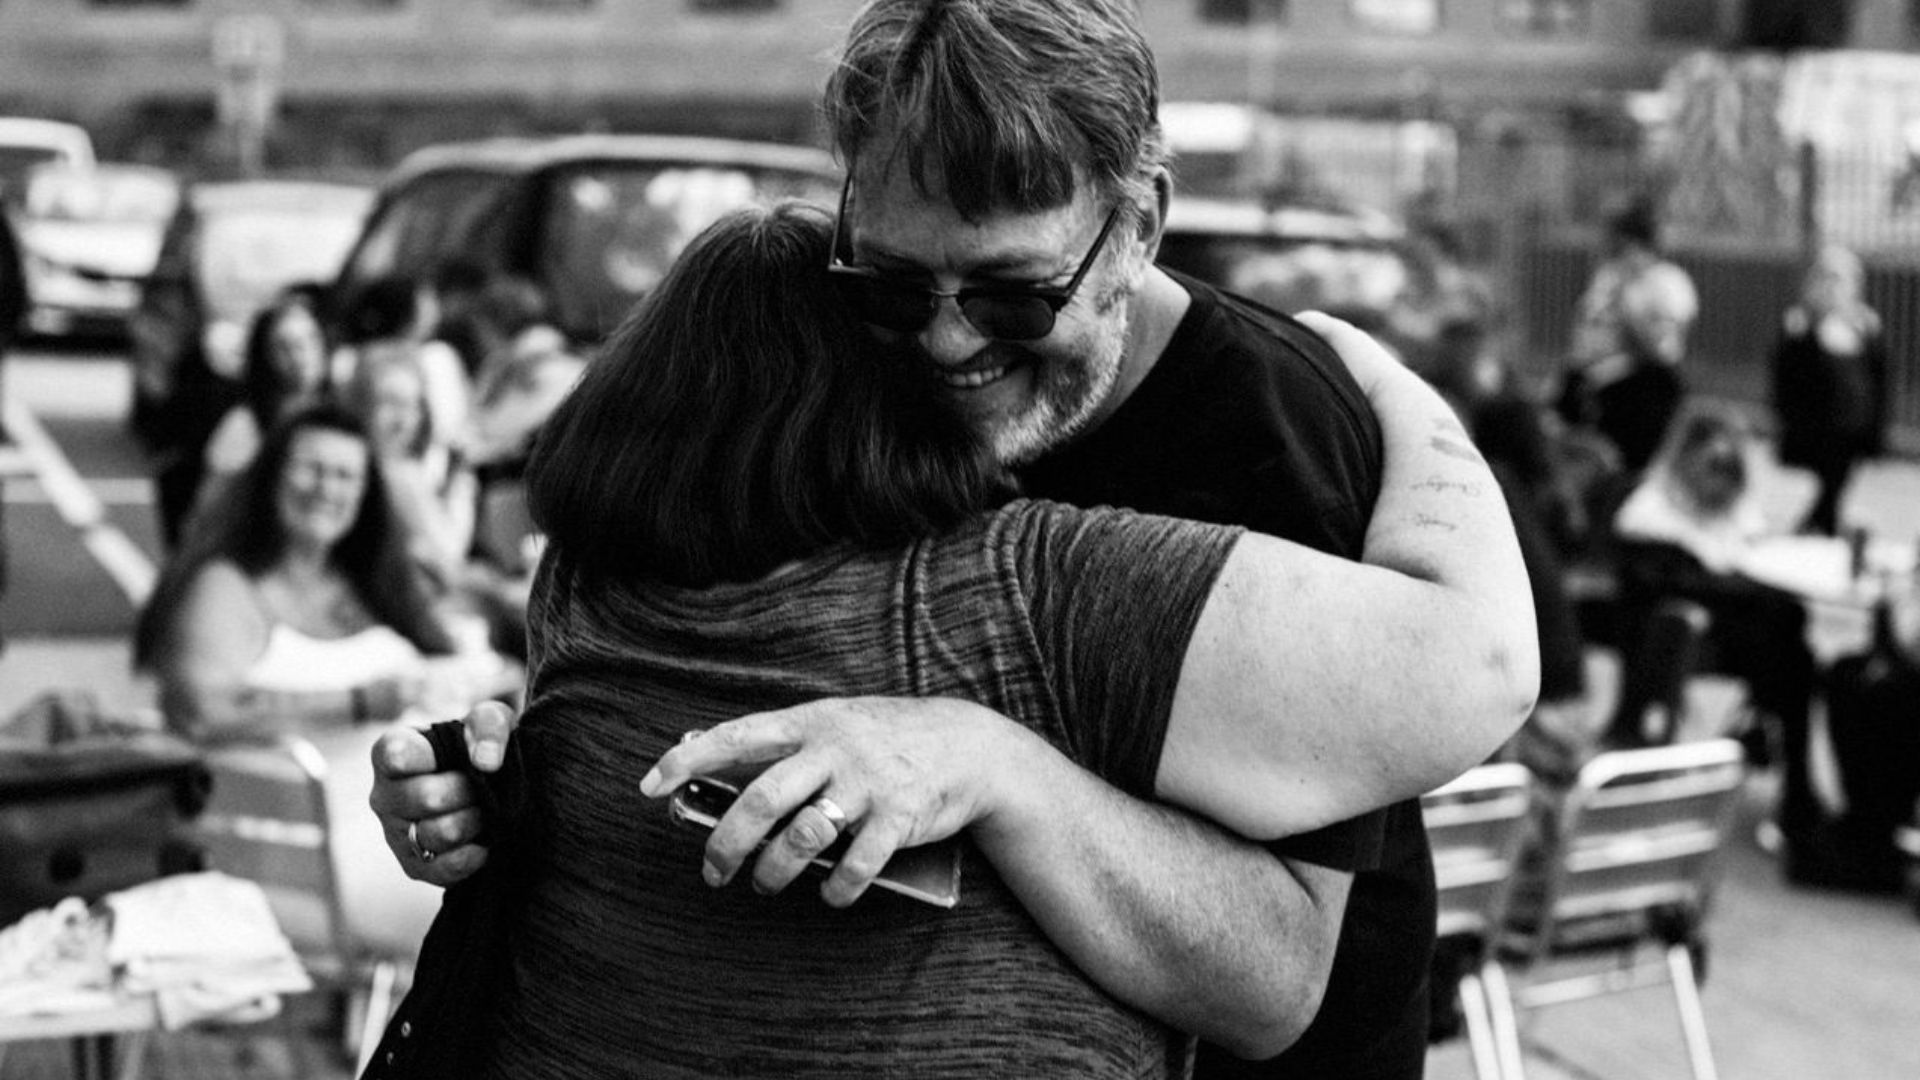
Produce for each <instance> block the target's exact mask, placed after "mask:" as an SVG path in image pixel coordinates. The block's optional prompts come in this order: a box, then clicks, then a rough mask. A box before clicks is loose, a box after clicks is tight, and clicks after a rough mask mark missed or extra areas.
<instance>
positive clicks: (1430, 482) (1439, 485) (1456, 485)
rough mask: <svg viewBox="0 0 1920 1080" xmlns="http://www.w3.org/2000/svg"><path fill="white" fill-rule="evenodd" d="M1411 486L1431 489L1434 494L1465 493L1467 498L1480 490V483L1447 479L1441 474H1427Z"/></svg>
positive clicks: (1421, 489)
mask: <svg viewBox="0 0 1920 1080" xmlns="http://www.w3.org/2000/svg"><path fill="white" fill-rule="evenodd" d="M1413 487H1414V490H1416V491H1431V492H1433V493H1435V494H1436V495H1445V494H1449V493H1450V494H1455V495H1465V496H1467V497H1469V498H1475V497H1478V496H1479V494H1480V492H1481V490H1482V489H1481V487H1480V485H1479V484H1477V483H1475V482H1473V481H1472V480H1448V479H1446V478H1445V477H1442V476H1429V477H1427V478H1426V479H1425V480H1422V481H1420V482H1419V483H1417V484H1415V485H1413Z"/></svg>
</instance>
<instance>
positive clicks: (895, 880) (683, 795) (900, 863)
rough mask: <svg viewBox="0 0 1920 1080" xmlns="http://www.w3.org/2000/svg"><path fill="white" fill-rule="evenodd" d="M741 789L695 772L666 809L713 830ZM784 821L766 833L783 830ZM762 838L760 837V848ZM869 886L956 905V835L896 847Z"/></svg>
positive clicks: (832, 852)
mask: <svg viewBox="0 0 1920 1080" xmlns="http://www.w3.org/2000/svg"><path fill="white" fill-rule="evenodd" d="M739 797H740V789H739V788H738V787H737V786H735V785H734V784H732V783H730V782H729V781H726V780H722V779H720V778H718V777H713V776H696V777H694V778H693V779H691V780H688V781H687V782H686V783H685V784H683V785H681V787H680V789H679V790H678V791H675V792H674V793H673V794H672V795H671V796H670V797H669V798H668V799H667V813H668V814H669V815H670V816H671V817H672V818H673V820H674V821H677V822H679V823H680V824H682V825H686V826H688V827H690V828H697V829H703V830H707V829H712V828H713V827H714V826H715V825H718V824H719V823H720V819H721V818H722V817H724V816H726V813H727V810H728V808H730V807H731V806H733V801H734V800H735V799H737V798H739ZM789 820H791V818H790V817H789V818H788V819H783V820H782V821H780V822H779V823H778V824H776V825H775V826H774V827H773V828H772V829H771V830H769V835H772V834H774V833H778V832H779V831H780V830H781V829H784V828H786V826H787V821H789ZM852 839H853V833H852V830H851V829H849V830H847V831H845V832H842V833H841V834H840V835H839V836H838V837H836V838H835V839H834V841H833V843H831V844H829V845H827V847H826V850H824V851H822V852H820V854H818V855H816V856H814V857H813V865H814V866H817V867H819V868H821V869H823V870H832V869H833V866H834V864H835V863H837V862H839V861H840V856H841V855H844V854H845V853H846V850H847V845H848V843H850V842H851V841H852ZM764 845H765V841H762V846H764ZM873 883H874V885H876V886H877V887H879V888H882V889H887V890H889V891H891V892H896V893H899V894H900V895H902V896H906V897H911V898H912V899H915V900H918V901H921V902H922V903H927V904H932V905H934V906H935V907H943V908H951V907H954V906H955V905H957V904H959V903H960V843H959V841H958V840H957V839H949V840H942V841H939V842H937V843H932V844H923V845H921V846H919V847H910V848H901V849H900V850H898V851H895V852H894V853H893V858H891V859H888V860H887V865H886V866H885V867H883V868H882V869H881V871H880V873H879V874H878V875H877V876H876V877H875V878H874V879H873Z"/></svg>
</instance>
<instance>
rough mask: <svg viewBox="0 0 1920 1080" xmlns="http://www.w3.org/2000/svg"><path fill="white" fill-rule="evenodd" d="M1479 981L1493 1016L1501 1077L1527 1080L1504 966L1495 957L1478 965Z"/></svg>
mask: <svg viewBox="0 0 1920 1080" xmlns="http://www.w3.org/2000/svg"><path fill="white" fill-rule="evenodd" d="M1480 983H1481V987H1482V993H1484V994H1485V995H1486V999H1487V1012H1488V1014H1489V1015H1490V1016H1491V1017H1492V1019H1493V1045H1494V1050H1495V1052H1496V1053H1498V1054H1499V1056H1500V1076H1501V1080H1526V1075H1527V1073H1526V1067H1525V1066H1524V1065H1522V1064H1521V1061H1520V1019H1519V1017H1517V1016H1515V1015H1514V1011H1513V991H1512V989H1511V988H1510V987H1509V986H1508V985H1507V969H1506V968H1504V967H1501V966H1500V961H1498V960H1488V961H1487V962H1486V963H1484V964H1482V965H1480Z"/></svg>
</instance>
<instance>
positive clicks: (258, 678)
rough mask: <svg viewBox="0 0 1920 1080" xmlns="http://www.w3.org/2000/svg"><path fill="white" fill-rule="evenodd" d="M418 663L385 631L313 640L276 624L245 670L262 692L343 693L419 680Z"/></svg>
mask: <svg viewBox="0 0 1920 1080" xmlns="http://www.w3.org/2000/svg"><path fill="white" fill-rule="evenodd" d="M422 664H423V658H422V657H421V655H420V650H419V649H416V648H414V645H413V642H411V641H408V640H407V639H406V638H405V637H403V636H401V634H400V632H399V631H397V630H395V629H393V628H392V627H390V626H369V627H367V628H366V629H365V630H362V631H360V632H359V633H357V634H348V635H347V636H346V637H341V638H317V637H313V636H312V635H309V634H304V633H301V632H300V631H298V630H295V629H294V628H293V627H291V626H288V625H287V624H285V623H280V622H276V623H274V624H273V629H272V630H271V631H270V632H269V633H268V635H267V647H266V650H265V651H263V652H262V653H261V654H260V656H259V658H258V659H256V660H255V661H254V662H253V666H252V667H250V668H248V669H247V682H248V683H249V684H251V685H253V686H257V687H260V688H261V689H263V690H284V691H310V690H344V689H346V688H348V687H352V686H359V685H362V684H364V683H366V682H369V681H371V680H373V679H381V678H389V677H392V676H396V675H409V674H418V673H419V672H420V670H421V668H422Z"/></svg>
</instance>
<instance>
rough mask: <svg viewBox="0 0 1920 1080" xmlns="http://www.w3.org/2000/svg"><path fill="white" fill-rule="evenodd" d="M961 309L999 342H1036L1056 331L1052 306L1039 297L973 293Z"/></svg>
mask: <svg viewBox="0 0 1920 1080" xmlns="http://www.w3.org/2000/svg"><path fill="white" fill-rule="evenodd" d="M960 312H961V314H963V315H965V316H966V317H967V321H968V322H970V323H972V324H973V325H974V327H975V328H976V329H978V330H979V331H980V332H981V333H982V334H985V335H986V336H988V337H990V338H994V339H996V340H999V341H1034V340H1036V339H1038V338H1043V337H1046V336H1047V335H1048V334H1051V333H1053V308H1051V307H1049V306H1048V305H1047V302H1046V301H1045V300H1042V299H1040V298H1039V297H1036V296H970V297H967V298H966V299H965V300H962V301H961V302H960Z"/></svg>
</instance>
